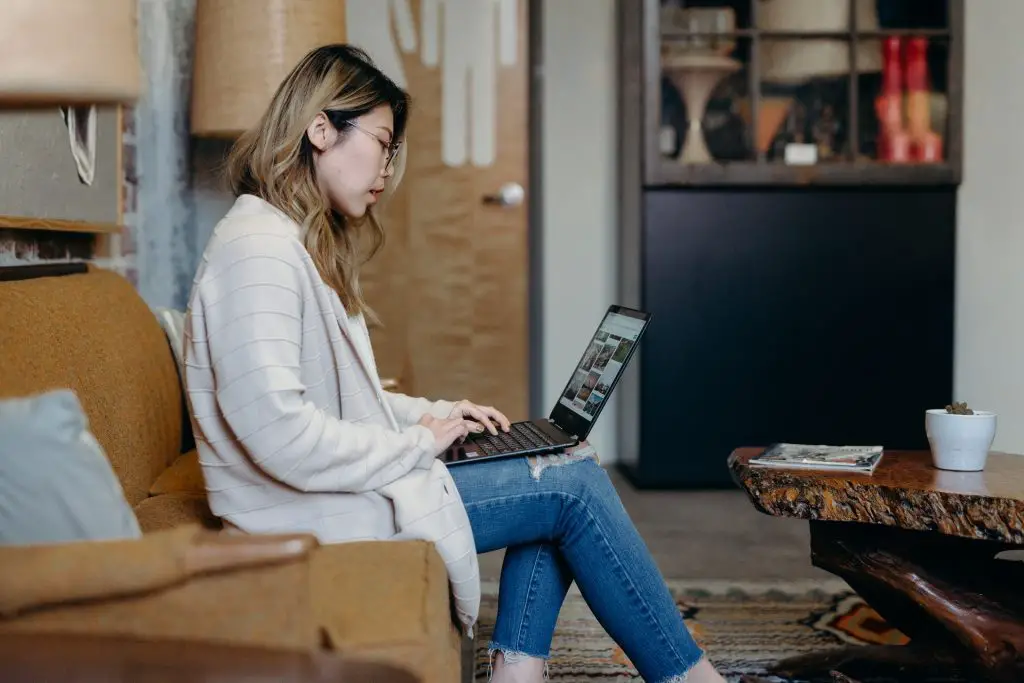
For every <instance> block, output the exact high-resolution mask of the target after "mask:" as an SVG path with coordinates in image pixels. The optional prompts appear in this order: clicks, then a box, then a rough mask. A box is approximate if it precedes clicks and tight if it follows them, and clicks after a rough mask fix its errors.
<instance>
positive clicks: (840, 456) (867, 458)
mask: <svg viewBox="0 0 1024 683" xmlns="http://www.w3.org/2000/svg"><path fill="white" fill-rule="evenodd" d="M881 459H882V447H881V446H812V445H807V444H796V443H777V444H773V445H772V446H769V447H768V448H766V449H765V450H764V452H763V453H761V454H760V455H757V456H755V457H753V458H751V459H750V466H751V467H774V468H778V469H802V470H827V471H833V472H856V473H860V474H871V473H872V472H874V471H875V468H876V467H878V463H879V461H880V460H881Z"/></svg>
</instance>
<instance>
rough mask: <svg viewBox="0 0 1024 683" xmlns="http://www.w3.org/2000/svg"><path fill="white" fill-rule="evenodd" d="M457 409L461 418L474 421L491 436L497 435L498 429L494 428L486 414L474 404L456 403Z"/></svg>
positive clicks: (466, 402) (467, 402)
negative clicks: (470, 418) (469, 418)
mask: <svg viewBox="0 0 1024 683" xmlns="http://www.w3.org/2000/svg"><path fill="white" fill-rule="evenodd" d="M457 408H458V410H459V411H460V412H461V413H462V415H463V416H466V417H472V418H473V419H474V420H476V421H477V422H479V423H480V424H482V425H483V426H484V427H485V428H486V429H487V431H489V432H490V433H491V434H497V433H498V428H497V427H495V426H494V423H493V422H491V420H490V418H489V417H488V415H487V413H486V412H484V410H483V409H482V408H481V407H480V406H478V405H476V404H475V403H470V402H469V401H461V402H459V403H458V405H457ZM474 431H476V430H474Z"/></svg>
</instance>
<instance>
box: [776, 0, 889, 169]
mask: <svg viewBox="0 0 1024 683" xmlns="http://www.w3.org/2000/svg"><path fill="white" fill-rule="evenodd" d="M757 1H758V2H759V3H760V5H759V7H758V17H757V24H758V29H759V30H760V31H764V32H767V33H772V32H783V33H785V32H791V33H795V34H797V37H794V38H786V39H781V38H772V37H764V38H762V40H761V41H760V42H759V46H760V48H759V57H760V60H761V61H760V63H761V65H762V70H761V81H762V87H763V89H764V94H763V96H762V104H761V107H760V109H763V110H764V113H762V112H761V111H760V110H759V112H758V114H759V115H758V118H759V119H762V118H765V119H767V120H765V121H760V120H759V121H758V122H757V125H758V128H760V127H761V126H762V125H764V126H767V124H769V123H772V122H773V120H774V121H777V123H776V129H777V126H778V125H779V124H781V122H782V120H784V119H785V114H783V115H782V116H781V117H780V116H779V114H780V112H779V109H780V108H782V107H783V106H785V105H786V104H787V102H788V103H789V106H792V99H791V98H797V99H805V100H806V99H808V98H807V97H806V95H808V94H810V93H809V92H808V91H809V90H813V91H817V92H815V93H814V94H815V95H818V97H816V98H815V101H814V102H813V103H810V102H808V103H807V104H808V105H809V106H808V109H810V114H811V116H810V122H809V123H810V127H809V129H808V130H807V131H803V130H802V129H801V130H797V131H793V130H790V131H788V132H790V133H791V135H790V137H791V138H794V139H793V140H791V142H793V143H794V144H797V145H804V144H813V145H814V148H815V149H814V150H813V152H814V160H815V162H817V161H830V160H834V159H835V158H836V157H838V156H840V155H841V154H842V151H843V150H842V146H843V145H844V144H845V143H846V141H847V140H848V137H849V136H848V135H847V131H848V129H849V117H848V115H847V112H846V111H845V108H844V109H843V110H842V111H840V110H839V109H838V107H837V105H838V102H831V101H829V100H828V99H827V98H825V97H823V95H824V94H825V93H829V94H831V92H832V91H833V90H835V89H834V88H829V87H825V86H827V85H829V84H830V83H832V82H837V81H843V85H844V86H845V82H846V81H848V80H849V78H850V74H851V71H852V69H853V67H854V65H853V64H852V63H851V59H850V45H849V41H848V40H836V39H819V38H800V37H799V34H800V33H829V32H834V33H843V32H848V31H850V29H851V26H850V2H852V1H854V0H757ZM855 10H856V14H857V16H856V27H857V30H858V31H876V30H878V13H877V10H876V5H875V3H874V2H863V1H860V0H857V1H856V5H855ZM855 52H856V54H855V59H854V61H855V62H856V70H857V73H858V74H864V73H875V72H878V71H879V70H880V69H881V68H882V56H881V52H880V48H879V41H878V39H865V40H858V41H857V46H856V50H855ZM814 85H820V86H822V87H820V88H815V87H812V86H814ZM841 89H842V90H845V87H844V88H841ZM801 95H804V97H803V98H801V97H800V96H801ZM786 111H787V113H788V107H787V109H786ZM790 123H791V124H792V123H793V121H792V120H791V121H790ZM759 133H760V131H759ZM803 138H806V139H803ZM769 146H770V142H769V143H765V144H764V145H763V147H761V146H759V151H767V150H768V148H769ZM785 156H786V158H787V160H788V159H789V158H790V157H791V156H792V155H789V154H786V155H785Z"/></svg>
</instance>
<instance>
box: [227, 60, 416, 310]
mask: <svg viewBox="0 0 1024 683" xmlns="http://www.w3.org/2000/svg"><path fill="white" fill-rule="evenodd" d="M382 105H383V106H387V107H390V109H391V112H392V114H393V115H394V124H395V129H394V136H393V138H392V140H393V141H395V142H398V141H401V140H403V139H404V137H405V130H406V124H407V122H408V118H409V95H408V94H407V93H406V92H405V91H404V90H402V89H401V88H400V87H398V85H397V84H395V83H394V81H392V80H391V79H389V78H388V77H387V76H385V75H384V74H383V73H382V72H381V71H380V70H379V69H378V68H377V67H376V66H374V64H373V62H372V61H371V60H370V58H369V56H367V54H366V53H365V52H364V51H362V50H360V49H359V48H356V47H353V46H351V45H325V46H323V47H319V48H316V49H314V50H312V51H310V52H309V53H308V54H307V55H306V56H305V57H303V58H302V61H300V62H299V63H298V64H297V65H296V66H295V68H294V69H292V71H291V73H289V74H288V76H286V77H285V79H284V81H283V82H282V83H281V85H280V86H279V87H278V89H277V92H275V93H274V97H273V98H272V99H271V101H270V105H269V106H268V107H267V109H266V111H265V112H264V113H263V115H262V116H261V117H260V119H259V121H258V122H257V124H256V125H255V126H254V127H253V128H252V129H251V130H249V131H246V132H245V133H244V134H242V135H241V137H239V138H238V140H237V141H236V142H235V144H234V145H233V146H232V148H231V152H230V154H229V156H228V160H227V176H228V181H229V183H230V186H231V191H232V192H233V193H234V194H235V196H238V195H241V194H252V195H256V196H257V197H260V198H261V199H263V200H264V201H266V202H268V203H269V204H271V205H273V206H275V207H277V208H278V209H279V210H280V211H283V212H284V213H285V214H286V215H288V216H289V217H290V218H291V219H292V220H294V221H295V222H296V223H298V224H299V225H301V226H302V228H303V230H302V239H303V243H304V244H305V247H306V250H307V251H309V254H310V256H311V257H312V259H313V263H314V264H315V265H316V268H317V270H318V271H319V272H320V277H322V278H323V279H324V282H326V283H327V285H328V286H330V287H331V288H332V289H334V291H336V292H337V293H338V297H339V298H340V299H341V302H342V304H344V306H345V309H346V310H347V311H348V313H349V314H350V315H356V314H357V313H362V314H364V315H365V316H366V317H368V318H370V319H375V316H374V314H373V311H372V310H371V309H370V308H369V307H368V306H367V305H366V302H365V301H364V300H363V295H362V290H361V288H360V286H359V269H360V267H361V266H362V265H363V264H364V263H366V261H368V260H369V259H370V258H372V257H373V255H374V254H376V253H377V251H378V250H379V249H380V248H381V247H382V246H383V245H384V230H383V228H382V227H381V224H380V221H379V220H378V218H377V216H376V214H375V212H374V210H373V209H372V208H371V209H370V210H369V211H367V214H366V217H365V218H363V219H361V220H359V221H352V220H351V219H349V218H346V217H345V216H343V215H341V214H340V213H338V212H337V211H335V210H333V209H332V208H331V206H330V204H329V203H328V201H327V198H326V197H325V196H324V194H323V192H322V191H321V189H320V187H319V185H318V184H317V180H316V173H315V170H314V166H313V145H312V143H311V142H310V141H309V138H308V137H307V136H306V129H307V128H308V127H309V125H310V124H311V123H312V122H313V120H314V119H315V118H316V116H317V114H319V113H320V112H324V113H325V114H326V115H327V118H328V120H329V121H330V122H331V124H332V125H333V126H334V127H335V128H336V129H337V130H338V133H339V137H338V142H341V141H342V140H344V139H346V137H347V136H348V135H350V134H351V133H352V131H351V127H350V126H348V125H346V124H347V123H349V122H354V121H355V119H357V118H359V117H360V116H362V115H363V114H366V113H368V112H370V111H372V110H373V109H376V108H377V107H379V106H382ZM394 168H395V172H394V174H393V175H392V176H391V177H390V178H388V179H387V181H386V187H385V191H384V196H385V198H386V197H388V196H390V195H391V193H393V192H394V189H395V187H396V186H397V185H398V183H399V181H400V180H401V176H402V172H403V170H404V168H405V151H404V146H403V148H402V149H399V151H398V155H397V157H396V158H395V160H394ZM365 225H368V226H369V227H370V228H371V231H370V234H369V237H370V244H369V246H368V247H366V246H365V245H363V244H362V243H361V237H362V234H361V233H362V232H363V231H362V230H361V228H363V226H365Z"/></svg>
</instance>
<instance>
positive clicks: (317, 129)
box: [306, 112, 338, 152]
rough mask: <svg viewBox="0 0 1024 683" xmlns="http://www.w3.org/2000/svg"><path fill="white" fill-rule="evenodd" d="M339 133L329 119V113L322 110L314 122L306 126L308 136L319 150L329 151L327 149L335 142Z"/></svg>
mask: <svg viewBox="0 0 1024 683" xmlns="http://www.w3.org/2000/svg"><path fill="white" fill-rule="evenodd" d="M337 135H338V131H336V130H335V129H334V126H332V125H331V122H330V121H328V120H327V115H326V114H324V113H323V112H320V113H319V114H317V115H316V118H315V119H313V123H311V124H309V127H307V128H306V137H308V138H309V141H310V143H312V145H313V147H315V148H316V149H317V151H319V152H324V151H327V149H328V148H329V147H330V146H331V145H332V144H334V140H335V138H336V137H337Z"/></svg>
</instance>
